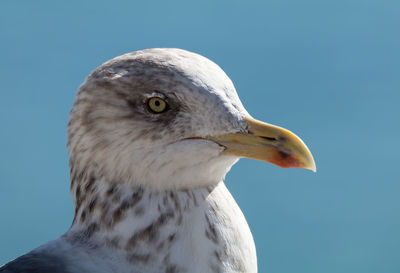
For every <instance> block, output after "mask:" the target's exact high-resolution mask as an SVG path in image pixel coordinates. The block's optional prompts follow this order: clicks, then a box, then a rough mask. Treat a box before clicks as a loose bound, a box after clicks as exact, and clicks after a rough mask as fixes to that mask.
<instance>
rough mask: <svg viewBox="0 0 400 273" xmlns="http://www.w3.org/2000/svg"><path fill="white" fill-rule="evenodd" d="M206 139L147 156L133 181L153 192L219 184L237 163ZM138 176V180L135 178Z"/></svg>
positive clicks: (179, 144) (174, 144)
mask: <svg viewBox="0 0 400 273" xmlns="http://www.w3.org/2000/svg"><path fill="white" fill-rule="evenodd" d="M223 150H224V147H222V146H220V145H218V144H217V143H215V142H213V141H209V140H205V139H185V140H182V141H179V142H175V143H173V144H169V145H166V146H162V147H160V148H158V149H156V150H154V151H152V152H151V153H148V154H147V155H146V156H145V158H144V160H143V161H142V162H141V163H139V164H140V165H143V166H141V167H142V168H135V169H136V170H135V175H134V176H135V178H136V179H135V180H136V181H140V182H141V183H140V184H143V186H148V187H151V188H153V189H156V190H168V189H190V188H199V187H206V186H209V185H213V184H217V183H218V182H220V181H222V180H223V179H224V177H225V175H226V173H227V172H228V171H229V170H230V168H231V167H232V165H233V164H235V163H236V162H237V160H238V158H237V157H234V156H227V155H221V152H222V151H223ZM138 176H139V177H138Z"/></svg>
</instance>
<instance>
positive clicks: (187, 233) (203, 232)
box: [63, 179, 256, 272]
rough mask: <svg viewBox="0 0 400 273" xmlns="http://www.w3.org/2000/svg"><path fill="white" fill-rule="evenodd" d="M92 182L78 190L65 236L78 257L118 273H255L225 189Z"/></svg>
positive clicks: (248, 242)
mask: <svg viewBox="0 0 400 273" xmlns="http://www.w3.org/2000/svg"><path fill="white" fill-rule="evenodd" d="M87 181H88V182H86V183H82V184H80V186H77V185H74V186H73V192H75V202H76V204H75V205H76V210H75V211H76V212H75V217H74V221H73V224H72V226H71V228H70V230H69V231H68V232H67V233H66V234H65V235H63V238H64V239H65V240H66V241H68V242H69V244H70V245H72V246H73V249H75V251H78V252H79V251H80V252H82V253H91V252H96V253H97V254H96V255H92V256H101V257H104V262H106V263H110V264H111V265H110V266H111V267H112V264H114V263H116V261H118V267H119V268H121V267H122V266H124V267H125V268H126V271H121V272H131V267H132V266H137V265H140V266H142V267H141V271H140V272H159V271H157V270H156V271H154V270H155V269H156V268H158V267H159V268H167V269H171V270H172V269H177V268H178V267H177V266H178V265H179V268H180V269H181V270H182V271H185V270H186V271H190V272H216V271H218V272H252V271H251V270H250V271H248V270H246V268H247V264H248V263H249V262H248V261H251V263H249V265H250V266H252V267H254V266H256V262H255V257H256V256H255V248H254V242H253V239H252V236H251V233H250V230H249V228H248V226H247V223H246V220H245V219H244V217H243V214H242V212H241V211H240V209H239V207H238V206H237V204H236V202H235V201H234V199H233V198H232V196H231V195H230V193H229V191H228V189H227V188H226V187H225V185H224V183H223V182H220V183H218V184H217V185H214V186H208V187H204V188H198V189H190V190H170V191H161V192H154V191H151V190H148V189H145V188H143V187H131V186H129V185H126V184H121V183H108V182H107V183H106V182H105V181H94V182H93V181H92V180H91V179H88V180H87ZM85 255H86V254H85ZM107 261H108V262H107ZM102 262H103V261H102ZM205 265H207V266H209V268H208V267H207V268H206V269H205V267H204V266H205ZM196 268H197V269H196ZM227 268H228V269H229V270H228V271H226V270H227ZM232 268H236V269H237V270H236V269H235V270H231V269H232ZM189 269H196V270H189ZM152 270H153V271H152ZM167 272H178V271H168V270H167Z"/></svg>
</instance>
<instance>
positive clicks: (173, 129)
mask: <svg viewBox="0 0 400 273" xmlns="http://www.w3.org/2000/svg"><path fill="white" fill-rule="evenodd" d="M68 149H69V152H70V158H71V160H70V162H71V174H72V175H85V176H89V175H95V176H96V177H97V178H98V179H104V180H105V181H112V182H113V183H128V184H131V185H133V186H143V187H146V188H150V189H153V190H169V189H190V188H198V187H205V186H209V185H213V184H216V183H218V182H219V181H221V180H223V179H224V176H225V175H226V173H227V172H228V171H229V170H230V168H231V166H232V165H233V164H234V163H235V162H236V161H237V160H238V159H239V158H240V157H247V158H253V159H258V160H264V161H267V162H270V163H273V164H276V165H278V166H280V167H298V168H306V169H311V170H313V171H315V163H314V160H313V157H312V155H311V153H310V151H309V150H308V148H307V147H306V145H305V144H304V143H303V141H302V140H301V139H300V138H299V137H297V136H296V135H295V134H293V133H292V132H290V131H288V130H286V129H283V128H281V127H278V126H274V125H271V124H268V123H264V122H260V121H257V120H255V119H253V118H252V117H251V116H250V114H249V113H248V112H247V111H246V110H245V108H244V107H243V105H242V103H241V101H240V99H239V97H238V95H237V93H236V90H235V87H234V85H233V84H232V81H231V80H230V79H229V77H228V76H227V75H226V74H225V73H224V71H223V70H222V69H221V68H220V67H219V66H218V65H216V64H215V63H213V62H212V61H210V60H209V59H207V58H205V57H202V56H200V55H198V54H195V53H191V52H188V51H185V50H180V49H147V50H142V51H137V52H133V53H128V54H125V55H122V56H119V57H116V58H114V59H112V60H110V61H108V62H106V63H104V64H103V65H101V66H100V67H98V68H97V69H96V70H94V71H93V72H92V73H91V74H90V75H89V76H88V77H87V79H86V80H85V82H84V83H83V84H82V85H81V87H80V89H79V92H78V94H77V96H76V100H75V103H74V106H73V108H72V111H71V115H70V121H69V124H68Z"/></svg>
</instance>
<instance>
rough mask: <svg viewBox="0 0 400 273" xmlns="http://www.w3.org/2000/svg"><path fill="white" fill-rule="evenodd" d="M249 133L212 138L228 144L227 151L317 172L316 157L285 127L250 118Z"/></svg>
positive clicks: (222, 143) (279, 164)
mask: <svg viewBox="0 0 400 273" xmlns="http://www.w3.org/2000/svg"><path fill="white" fill-rule="evenodd" d="M246 122H247V124H248V129H249V130H248V133H233V134H226V135H220V136H216V137H209V139H211V140H212V141H214V142H216V143H218V144H220V145H222V146H224V147H225V148H226V149H225V151H224V152H223V153H224V154H230V155H235V156H238V157H247V158H252V159H257V160H263V161H267V162H270V163H273V164H275V165H278V166H279V167H282V168H304V169H309V170H312V171H314V172H316V170H317V169H316V166H315V162H314V159H313V156H312V154H311V152H310V150H309V149H308V148H307V146H306V145H305V144H304V142H303V141H302V140H301V139H300V138H299V137H298V136H296V135H295V134H293V133H292V132H290V131H289V130H286V129H284V128H281V127H278V126H275V125H272V124H268V123H264V122H261V121H258V120H255V119H253V118H250V117H248V118H246Z"/></svg>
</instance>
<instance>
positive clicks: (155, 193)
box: [0, 48, 316, 273]
mask: <svg viewBox="0 0 400 273" xmlns="http://www.w3.org/2000/svg"><path fill="white" fill-rule="evenodd" d="M67 147H68V150H69V155H70V178H71V193H72V195H73V199H74V205H75V213H74V219H73V223H72V225H71V227H70V228H69V230H68V231H67V232H66V233H65V234H63V235H62V236H60V237H59V238H57V239H55V240H53V241H50V242H48V243H46V244H44V245H42V246H40V247H38V248H36V249H34V250H32V251H31V252H29V253H27V254H25V255H23V256H21V257H19V258H17V259H15V260H13V261H11V262H9V263H8V264H6V265H4V266H3V267H1V268H0V272H1V273H50V272H51V273H112V272H115V273H161V272H162V273H180V272H191V273H207V272H210V273H211V272H213V273H216V272H250V273H253V272H257V257H256V248H255V244H254V240H253V237H252V234H251V232H250V229H249V226H248V224H247V222H246V219H245V217H244V216H243V213H242V212H241V210H240V208H239V207H238V205H237V204H236V202H235V200H234V199H233V197H232V195H231V194H230V192H229V190H228V189H227V188H226V186H225V184H224V178H225V175H226V173H227V172H228V171H229V170H230V168H231V167H232V165H233V164H235V163H236V162H237V161H238V159H239V158H241V157H246V158H252V159H257V160H263V161H267V162H270V163H273V164H275V165H278V166H280V167H284V168H289V167H296V168H305V169H310V170H313V171H315V170H316V167H315V163H314V159H313V157H312V155H311V153H310V151H309V149H308V148H307V146H306V145H305V144H304V143H303V141H302V140H301V139H300V138H299V137H297V136H296V135H295V134H293V133H292V132H290V131H288V130H286V129H284V128H281V127H278V126H274V125H271V124H268V123H264V122H261V121H257V120H256V119H254V118H252V117H251V116H250V114H249V113H248V112H247V111H246V110H245V108H244V107H243V105H242V103H241V101H240V100H239V97H238V95H237V93H236V90H235V87H234V85H233V83H232V81H231V80H230V79H229V77H228V76H227V75H226V74H225V73H224V71H223V70H222V69H221V68H220V67H219V66H218V65H217V64H215V63H214V62H212V61H210V60H209V59H207V58H205V57H203V56H201V55H198V54H196V53H192V52H188V51H185V50H182V49H172V48H155V49H146V50H141V51H136V52H132V53H128V54H125V55H122V56H119V57H116V58H114V59H112V60H110V61H108V62H106V63H104V64H103V65H101V66H100V67H98V68H97V69H95V70H94V71H93V72H92V73H91V74H90V75H89V76H88V77H87V78H86V80H85V81H84V83H83V84H82V85H81V86H80V88H79V91H78V93H77V95H76V99H75V102H74V105H73V108H72V110H71V113H70V120H69V123H68V144H67ZM246 183H247V182H246Z"/></svg>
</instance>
